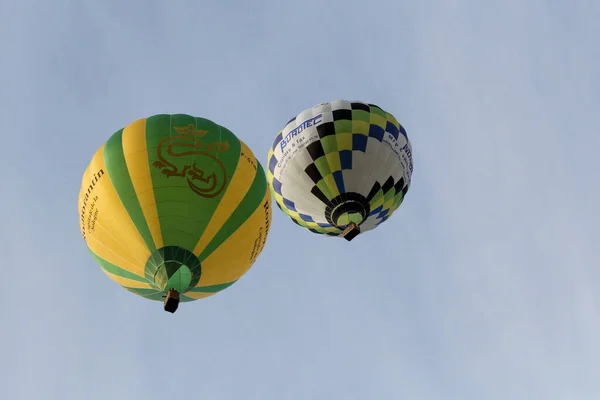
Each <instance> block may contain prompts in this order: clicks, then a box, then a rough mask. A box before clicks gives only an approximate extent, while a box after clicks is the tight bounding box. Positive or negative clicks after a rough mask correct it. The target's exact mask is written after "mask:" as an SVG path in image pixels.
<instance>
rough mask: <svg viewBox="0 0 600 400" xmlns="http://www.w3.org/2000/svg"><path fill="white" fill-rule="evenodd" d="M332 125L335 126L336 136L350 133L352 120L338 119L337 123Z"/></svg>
mask: <svg viewBox="0 0 600 400" xmlns="http://www.w3.org/2000/svg"><path fill="white" fill-rule="evenodd" d="M333 125H334V126H335V133H336V134H340V133H351V132H352V120H349V119H340V120H338V121H334V122H333Z"/></svg>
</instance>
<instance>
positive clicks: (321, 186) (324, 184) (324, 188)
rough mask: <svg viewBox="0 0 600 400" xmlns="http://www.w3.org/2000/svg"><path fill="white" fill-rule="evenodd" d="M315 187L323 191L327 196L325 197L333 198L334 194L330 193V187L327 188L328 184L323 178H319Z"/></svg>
mask: <svg viewBox="0 0 600 400" xmlns="http://www.w3.org/2000/svg"><path fill="white" fill-rule="evenodd" d="M317 187H318V188H319V189H320V190H321V192H323V194H324V195H325V197H327V199H329V200H333V198H334V196H333V194H332V193H331V189H329V185H327V182H326V181H325V180H324V179H321V180H320V181H319V182H318V183H317Z"/></svg>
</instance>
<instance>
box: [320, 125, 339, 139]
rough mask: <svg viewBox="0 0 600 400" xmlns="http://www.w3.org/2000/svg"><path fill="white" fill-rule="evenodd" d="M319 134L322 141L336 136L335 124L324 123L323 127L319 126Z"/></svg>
mask: <svg viewBox="0 0 600 400" xmlns="http://www.w3.org/2000/svg"><path fill="white" fill-rule="evenodd" d="M317 133H318V134H319V138H321V139H323V138H324V137H326V136H331V135H335V124H334V123H333V122H324V123H322V124H321V125H317Z"/></svg>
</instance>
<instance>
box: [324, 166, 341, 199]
mask: <svg viewBox="0 0 600 400" xmlns="http://www.w3.org/2000/svg"><path fill="white" fill-rule="evenodd" d="M332 172H333V171H332ZM323 180H324V181H325V184H326V185H327V187H328V188H329V190H331V194H332V195H333V197H337V196H339V195H340V191H339V190H338V187H337V183H335V179H334V178H333V175H332V174H329V175H327V176H324V177H323Z"/></svg>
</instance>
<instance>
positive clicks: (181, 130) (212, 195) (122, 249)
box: [78, 114, 271, 302]
mask: <svg viewBox="0 0 600 400" xmlns="http://www.w3.org/2000/svg"><path fill="white" fill-rule="evenodd" d="M267 187H268V185H267V181H266V176H265V172H264V170H263V168H262V166H261V165H260V163H259V162H258V161H257V160H256V158H255V156H254V154H253V153H252V151H251V150H250V149H249V148H248V147H247V146H246V145H245V144H244V143H243V142H242V141H241V140H239V139H238V137H236V136H235V135H234V134H233V133H232V132H230V131H229V130H227V129H226V128H224V127H222V126H220V125H218V124H216V123H214V122H212V121H210V120H208V119H204V118H197V117H193V116H190V115H185V114H174V115H168V114H161V115H154V116H151V117H149V118H144V119H140V120H137V121H135V122H133V123H131V124H129V125H128V126H126V127H125V128H123V129H121V130H119V131H118V132H116V133H114V134H113V135H112V136H111V137H110V138H109V139H108V141H107V142H106V143H105V144H103V145H102V146H101V147H100V149H99V150H98V151H97V152H96V154H95V155H94V156H93V158H92V161H91V163H90V164H89V166H88V167H87V169H86V170H85V173H84V174H83V180H82V184H81V191H80V194H79V204H78V205H79V212H80V229H81V233H82V235H83V238H84V239H85V241H86V243H87V246H88V248H89V251H90V253H91V254H92V257H93V258H94V259H95V260H96V261H97V262H98V264H99V265H100V267H101V268H102V270H103V271H104V273H105V274H106V275H108V276H109V277H110V278H111V279H112V280H113V281H115V282H116V283H118V284H120V285H121V286H123V287H124V288H125V289H127V290H129V291H131V292H133V293H135V294H138V295H140V296H143V297H145V298H147V299H151V300H159V301H160V300H162V299H163V297H164V295H165V293H167V291H168V290H170V289H175V290H176V291H177V292H179V293H180V294H181V301H183V302H186V301H192V300H197V299H201V298H204V297H208V296H211V295H213V294H215V293H217V292H219V291H221V290H223V289H225V288H227V287H229V286H230V285H232V284H233V283H235V282H236V281H237V280H238V279H239V278H240V277H241V276H242V275H243V274H244V273H246V271H247V270H248V269H249V268H250V267H251V266H252V265H253V263H254V262H255V261H256V259H257V257H258V255H259V254H260V252H261V251H262V249H263V247H264V245H265V242H266V239H267V234H268V231H269V227H270V223H271V195H270V193H269V190H268V188H267Z"/></svg>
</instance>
